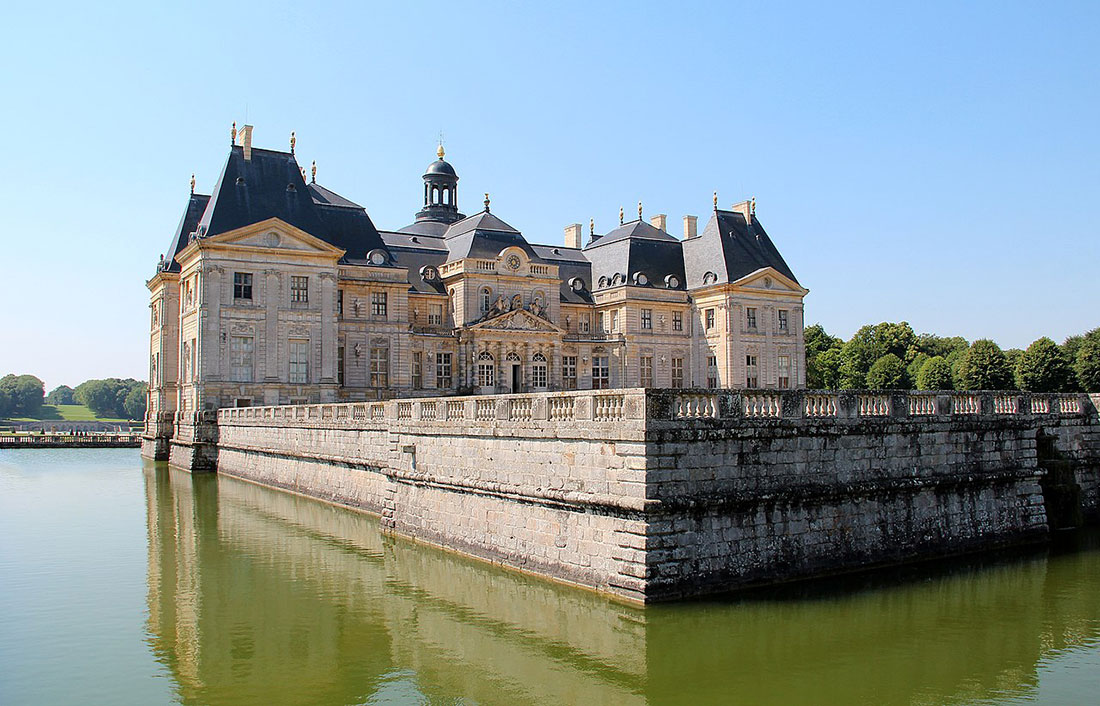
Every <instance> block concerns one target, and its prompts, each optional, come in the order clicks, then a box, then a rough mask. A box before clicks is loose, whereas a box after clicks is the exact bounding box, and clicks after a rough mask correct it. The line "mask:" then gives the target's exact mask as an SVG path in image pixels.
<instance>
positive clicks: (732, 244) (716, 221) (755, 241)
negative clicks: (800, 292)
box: [683, 210, 798, 289]
mask: <svg viewBox="0 0 1100 706" xmlns="http://www.w3.org/2000/svg"><path fill="white" fill-rule="evenodd" d="M683 250H684V267H685V270H686V271H687V283H688V287H689V288H691V289H694V288H697V287H703V286H707V285H709V284H711V283H710V282H704V278H705V276H706V274H707V273H708V272H713V273H714V274H715V275H716V282H717V283H728V282H736V281H737V280H739V279H741V278H742V277H744V276H745V275H748V274H751V273H753V272H756V271H757V270H759V269H761V268H763V267H772V268H775V270H776V271H777V272H779V273H781V274H782V275H783V276H785V277H789V278H790V279H791V280H792V281H794V282H796V283H797V282H798V279H797V278H796V277H795V276H794V273H793V272H791V268H790V267H788V266H787V263H786V261H785V260H784V259H783V256H782V255H780V254H779V250H778V249H777V248H776V247H775V244H774V243H772V241H771V238H769V237H768V234H767V232H766V231H765V230H764V226H762V225H761V224H760V221H759V220H757V218H756V216H755V215H753V216H751V217H750V218H749V219H748V220H746V217H745V215H744V214H742V213H740V212H737V211H722V210H715V212H714V214H713V215H712V216H711V217H710V220H709V221H708V222H707V225H706V227H705V228H704V229H703V232H702V233H700V234H699V235H698V236H696V237H694V238H689V239H688V240H685V241H684V243H683Z"/></svg>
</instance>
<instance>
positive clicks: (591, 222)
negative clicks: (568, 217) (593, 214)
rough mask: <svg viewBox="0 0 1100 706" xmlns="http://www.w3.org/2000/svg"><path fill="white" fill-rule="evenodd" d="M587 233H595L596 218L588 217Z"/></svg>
mask: <svg viewBox="0 0 1100 706" xmlns="http://www.w3.org/2000/svg"><path fill="white" fill-rule="evenodd" d="M588 234H589V235H595V234H596V219H595V218H589V219H588Z"/></svg>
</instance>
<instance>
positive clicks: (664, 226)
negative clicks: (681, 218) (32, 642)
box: [649, 213, 668, 232]
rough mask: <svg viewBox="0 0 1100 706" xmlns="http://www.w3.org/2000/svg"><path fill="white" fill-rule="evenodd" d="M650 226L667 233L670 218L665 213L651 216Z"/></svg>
mask: <svg viewBox="0 0 1100 706" xmlns="http://www.w3.org/2000/svg"><path fill="white" fill-rule="evenodd" d="M649 225H651V226H653V227H654V228H656V229H657V230H659V231H662V232H666V231H667V230H668V216H666V215H665V214H663V213H658V214H657V215H656V216H651V217H650V219H649Z"/></svg>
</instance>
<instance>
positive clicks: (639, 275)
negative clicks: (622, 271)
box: [634, 272, 649, 287]
mask: <svg viewBox="0 0 1100 706" xmlns="http://www.w3.org/2000/svg"><path fill="white" fill-rule="evenodd" d="M634 284H636V285H638V286H639V287H644V286H646V285H647V284H649V277H647V276H646V273H645V272H635V273H634Z"/></svg>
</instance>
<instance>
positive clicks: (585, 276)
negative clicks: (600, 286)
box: [531, 245, 592, 304]
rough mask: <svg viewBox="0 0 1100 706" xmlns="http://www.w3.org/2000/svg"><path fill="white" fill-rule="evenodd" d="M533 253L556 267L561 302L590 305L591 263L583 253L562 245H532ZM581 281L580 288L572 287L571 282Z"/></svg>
mask: <svg viewBox="0 0 1100 706" xmlns="http://www.w3.org/2000/svg"><path fill="white" fill-rule="evenodd" d="M531 247H532V248H533V249H534V251H535V253H537V254H538V256H539V257H541V258H542V259H543V260H545V261H546V262H548V263H550V264H551V265H557V266H558V277H559V278H560V279H561V286H560V288H559V289H560V293H561V301H563V302H566V303H570V304H591V303H592V263H590V262H589V261H588V259H587V258H585V256H584V253H583V252H581V251H580V250H578V249H576V248H567V247H565V246H564V245H532V246H531ZM574 279H579V280H580V281H581V285H582V286H581V288H580V289H575V288H574V287H573V280H574Z"/></svg>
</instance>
